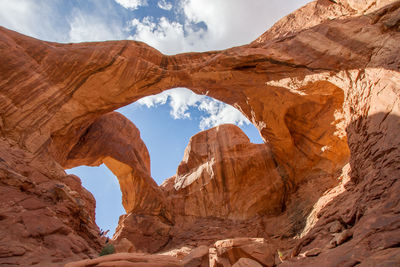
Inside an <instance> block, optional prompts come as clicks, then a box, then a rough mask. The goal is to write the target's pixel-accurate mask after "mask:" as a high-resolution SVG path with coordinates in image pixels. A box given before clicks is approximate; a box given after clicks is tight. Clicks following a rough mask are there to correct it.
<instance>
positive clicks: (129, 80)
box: [0, 0, 400, 266]
mask: <svg viewBox="0 0 400 267" xmlns="http://www.w3.org/2000/svg"><path fill="white" fill-rule="evenodd" d="M399 8H400V2H399V1H389V0H386V1H376V0H368V1H359V0H340V1H339V0H338V1H328V0H319V1H316V2H313V3H310V4H308V5H307V6H305V7H304V8H302V9H300V10H298V11H296V12H295V13H294V14H292V15H289V17H287V18H286V19H283V20H282V21H280V22H278V24H277V25H276V26H274V27H273V28H272V29H271V30H269V31H267V32H266V33H265V34H263V35H262V36H261V37H260V38H258V39H257V40H256V41H255V42H253V43H251V44H249V45H245V46H241V47H235V48H231V49H227V50H224V51H215V52H205V53H187V54H181V55H175V56H164V55H162V54H160V53H159V52H158V51H156V50H154V49H153V48H151V47H148V46H147V45H145V44H143V43H138V42H132V41H117V42H103V43H81V44H56V43H49V42H43V41H40V40H36V39H33V38H29V37H26V36H23V35H21V34H18V33H15V32H12V31H9V30H7V29H4V28H0V53H1V55H2V57H1V59H0V60H1V63H2V64H0V73H1V74H2V75H1V77H0V92H1V94H0V115H1V116H0V118H1V120H0V132H1V138H2V142H1V149H2V150H1V155H3V157H4V162H1V164H4V166H3V167H4V168H2V170H3V172H2V174H1V179H0V181H1V183H2V184H1V190H2V192H3V194H2V197H3V198H4V200H6V199H8V198H9V199H15V200H13V201H14V203H16V204H14V203H11V202H2V203H6V204H4V205H3V206H2V207H1V210H0V212H2V213H5V214H6V215H4V216H3V215H2V216H0V218H1V220H2V227H7V228H4V229H3V230H2V231H1V234H2V239H1V240H5V241H4V242H5V243H2V245H1V251H0V252H1V254H0V255H4V257H2V258H0V263H1V264H28V263H32V262H35V261H38V262H41V263H43V264H46V263H50V262H55V261H62V260H65V259H67V258H70V259H71V258H74V257H75V258H80V257H88V256H91V254H92V252H93V251H92V249H91V248H90V247H93V248H97V247H99V242H98V240H97V237H96V226H95V225H92V223H93V218H91V217H90V214H91V213H92V211H93V204H90V203H91V201H90V197H89V195H88V194H87V193H85V191H84V190H83V189H79V188H80V186H79V183H77V181H76V180H73V179H72V178H71V179H72V180H71V181H69V182H67V181H68V179H67V176H66V175H65V173H63V171H62V169H61V167H60V165H59V164H58V163H60V164H62V165H64V164H66V162H67V159H68V155H69V153H70V152H71V151H75V152H74V153H73V155H75V156H77V157H78V158H79V157H81V160H83V159H85V158H86V157H85V155H82V154H81V152H80V151H81V150H80V149H82V151H87V152H88V153H89V154H90V153H92V152H90V149H88V148H85V145H84V144H82V145H81V144H79V140H80V139H81V137H85V136H86V134H88V135H87V136H88V137H89V136H90V135H91V134H94V135H95V132H93V133H91V132H90V130H91V129H90V125H92V124H93V123H94V124H95V125H97V123H99V122H98V121H97V119H99V118H100V117H101V116H102V115H104V114H106V113H109V112H110V111H112V110H114V109H116V108H118V107H121V106H123V105H126V104H128V103H131V102H133V101H135V100H137V99H139V98H141V97H143V96H147V95H150V94H155V93H158V92H161V91H162V90H166V89H169V88H173V87H178V86H180V87H188V88H190V89H192V90H193V91H195V92H197V93H206V92H208V95H210V96H212V97H215V98H217V99H219V100H222V101H224V102H226V103H228V104H232V105H234V106H236V107H238V108H239V109H241V110H242V111H243V113H244V114H245V115H246V116H247V117H248V118H249V119H250V120H251V121H252V122H253V123H254V124H255V125H256V126H257V127H258V129H259V130H260V132H261V134H262V136H263V138H264V140H265V141H266V142H267V143H268V146H269V147H270V149H271V153H270V154H269V153H267V155H271V157H273V158H274V159H275V160H276V162H277V164H278V166H279V169H280V170H281V172H282V173H286V174H287V177H288V181H289V182H288V184H289V185H292V186H291V188H290V191H289V195H288V200H287V201H286V202H285V203H286V206H287V209H286V212H285V213H283V214H282V215H280V216H274V217H267V216H265V217H263V218H260V220H258V222H256V223H255V224H253V226H254V225H258V227H260V228H264V229H263V230H264V231H261V232H264V233H265V234H268V233H271V232H272V233H275V235H277V234H276V233H278V235H279V236H278V237H276V238H277V239H279V242H278V244H277V245H276V246H277V247H280V248H281V249H282V250H285V253H284V254H285V255H284V258H287V259H286V260H285V259H284V260H285V262H284V263H283V264H284V265H305V266H309V265H326V266H329V265H332V266H335V265H346V264H347V265H355V264H357V263H363V264H368V263H376V262H379V263H381V262H385V263H388V264H397V263H398V257H397V256H396V255H398V254H399V248H398V244H399V239H398V237H399V236H400V235H399V233H398V229H399V227H398V224H399V220H400V218H399V212H398V211H399V209H400V208H399V195H398V192H399V189H400V188H399V186H400V184H399V179H397V178H398V177H399V170H400V169H399V165H400V162H399V150H398V147H399V144H400V137H399V135H398V134H397V133H398V132H399V130H400V129H399V127H400V126H399V125H400V124H399V116H400V108H399V106H400V105H399V99H400V93H399V84H400V73H399V66H400V56H399V55H400V53H399V52H400V47H399V45H398V44H399V43H400V33H399V26H400V25H399V21H400V17H399ZM305 18H307V19H309V18H310V19H309V22H307V23H305ZM94 89H96V90H94ZM120 122H121V123H122V121H120ZM100 125H101V124H100ZM93 129H97V128H96V127H94V128H93ZM98 129H103V128H102V127H101V126H99V127H98ZM87 130H89V131H88V132H87V133H86V131H87ZM110 134H112V135H114V134H116V136H117V137H116V139H114V140H124V139H123V137H122V136H120V137H118V133H117V132H114V133H110ZM83 139H84V140H86V141H89V143H90V142H92V141H90V140H93V139H91V138H86V139H85V138H83ZM113 146H115V149H114V148H112V147H110V149H109V151H108V153H111V157H112V158H113V160H111V163H109V165H110V166H111V168H113V169H114V170H115V172H118V170H121V169H120V168H122V167H123V168H125V167H126V166H128V167H127V169H126V170H127V171H126V172H123V173H119V176H121V177H123V176H124V174H125V173H128V174H127V177H128V178H126V179H127V180H129V181H131V180H132V179H139V181H141V182H143V185H141V187H143V186H144V187H145V188H148V190H147V189H146V190H145V192H147V193H146V194H148V198H146V199H153V197H154V199H156V201H155V203H154V205H153V204H149V203H142V202H141V200H134V199H133V198H134V197H136V196H137V195H135V196H134V197H132V196H133V195H131V196H130V197H128V198H127V199H128V202H126V203H125V206H127V207H128V209H131V208H132V211H135V212H136V211H137V212H138V213H137V215H138V216H139V215H140V216H142V215H146V216H148V215H147V214H140V213H151V216H153V217H151V219H149V220H150V221H151V220H153V219H156V220H160V221H162V220H164V219H165V218H169V216H168V215H167V213H168V208H167V207H166V208H164V205H165V203H164V202H163V200H162V199H163V196H161V195H159V194H158V193H157V192H160V190H159V189H158V188H156V187H155V186H153V185H154V184H153V185H152V182H151V180H150V179H148V178H149V176H146V175H144V176H143V177H147V178H143V177H141V178H140V177H139V176H140V175H137V173H138V172H139V171H143V170H146V167H144V166H143V165H140V164H139V165H137V163H140V162H139V160H138V159H139V158H142V159H144V158H143V157H142V156H138V155H139V154H140V153H141V152H140V151H141V150H140V149H139V147H140V146H136V145H132V148H133V149H135V148H136V149H139V150H137V151H138V153H139V154H137V155H136V157H137V158H136V159H135V158H134V157H133V156H127V157H128V158H129V159H130V160H129V162H135V163H134V164H133V165H134V166H133V165H130V164H131V163H129V162H125V161H124V159H123V158H124V157H122V158H118V155H117V153H116V151H117V150H118V147H119V146H118V144H114V145H113ZM85 149H88V150H85ZM93 153H94V154H91V156H92V158H91V160H92V159H94V160H95V161H96V160H101V161H104V162H105V163H107V162H109V161H108V157H106V158H104V156H105V155H106V154H104V153H103V152H102V151H93ZM96 153H99V154H96ZM107 155H110V154H107ZM3 157H2V158H3ZM189 158H190V157H188V159H189ZM91 160H88V162H89V161H91ZM115 160H116V161H118V164H116V165H114V166H113V163H115ZM135 160H137V161H135ZM121 162H122V163H123V164H121V165H120V164H119V163H121ZM89 163H90V164H94V161H91V162H89ZM348 163H349V164H350V168H351V171H350V173H349V176H350V179H349V180H350V181H349V182H348V183H347V184H346V185H343V184H342V185H340V186H341V188H342V189H343V191H342V193H340V194H337V196H336V197H332V201H331V202H329V203H325V204H324V207H318V205H316V206H315V207H314V209H315V210H317V209H318V210H319V212H316V211H315V210H314V212H311V216H314V217H313V218H309V220H308V221H307V222H309V224H308V225H306V229H308V232H307V233H305V232H304V233H303V235H304V236H303V235H302V238H301V239H299V240H298V241H297V242H298V243H297V244H296V245H295V246H294V245H293V243H294V242H295V241H296V240H293V239H291V238H290V236H291V235H293V234H301V230H302V226H303V225H301V222H304V223H305V222H306V220H305V216H306V215H307V213H308V211H310V210H311V209H312V208H313V205H314V203H317V204H318V203H319V202H317V199H318V197H319V196H320V193H321V192H322V191H323V190H324V189H325V187H326V186H327V185H329V186H332V185H334V184H335V182H336V183H337V181H336V179H337V178H338V177H341V174H340V173H341V170H342V169H343V167H344V166H345V165H346V164H348ZM144 165H145V166H146V164H144ZM138 166H140V167H138ZM190 166H197V165H196V164H193V165H190ZM182 168H183V167H182ZM182 171H183V170H182ZM38 172H39V173H41V175H37V173H38ZM185 172H187V173H191V170H185ZM181 174H182V173H181ZM344 176H345V175H344ZM342 177H343V176H342ZM178 178H179V175H178ZM36 179H38V180H37V182H35V183H33V182H32V181H36ZM124 179H125V178H124ZM64 180H65V181H64ZM74 181H75V182H74ZM135 181H136V180H135ZM321 181H324V182H321ZM325 181H326V182H327V183H326V184H325ZM59 183H64V184H61V186H58V185H57V184H59ZM69 183H72V184H73V186H75V187H76V188H77V190H70V189H68V188H71V187H70V185H69ZM129 183H130V185H129V188H137V187H136V184H132V183H131V182H129ZM129 183H128V184H129ZM182 184H183V185H186V184H187V183H186V184H185V183H182ZM192 184H193V183H192ZM329 186H328V187H329ZM60 188H61V190H60ZM43 190H44V191H43ZM296 190H297V191H296ZM70 191H75V192H77V194H76V193H74V192H72V193H71V192H70ZM313 191H317V193H316V194H315V193H313ZM52 192H55V193H54V194H55V196H54V200H52V194H53V193H52ZM302 192H304V193H305V194H302ZM331 192H332V191H331ZM17 195H18V197H16V196H17ZM125 195H129V193H126V194H125ZM28 197H33V198H34V199H36V200H37V201H36V200H32V201H29V204H27V203H25V202H24V200H25V199H27V198H28ZM297 197H298V198H297ZM76 199H81V200H85V201H87V202H88V204H87V205H80V204H79V203H81V202H80V201H79V200H76ZM43 201H45V202H43ZM34 202H36V204H31V203H34ZM60 202H61V204H59V203H60ZM43 203H45V204H43ZM24 205H25V206H26V207H24ZM43 205H46V208H43ZM191 205H192V204H191ZM19 206H21V207H22V208H19ZM199 206H200V207H201V205H199ZM36 207H41V208H38V209H37V210H36ZM142 208H143V209H142ZM19 209H21V210H22V212H23V214H24V215H23V216H22V215H20V214H19V213H20V212H19ZM30 209H31V210H30ZM185 209H186V208H185ZM25 210H26V211H25ZM199 210H201V209H199ZM228 210H229V209H228ZM153 211H154V212H153ZM85 212H86V213H85ZM77 214H78V215H77ZM85 214H89V216H86V215H85ZM131 214H132V215H135V214H133V213H131ZM199 214H202V215H203V214H204V213H201V212H199ZM221 214H226V211H224V212H221ZM36 216H41V217H43V218H46V219H48V220H47V221H49V222H51V223H50V224H49V225H40V227H32V225H33V226H35V225H37V220H36V221H35V219H33V218H36ZM132 218H133V217H132ZM138 218H139V217H138ZM138 218H136V219H138ZM45 221H46V220H45ZM3 222H4V224H3ZM198 222H204V223H208V225H213V224H214V225H215V224H220V225H226V224H225V222H219V221H218V220H214V221H211V219H210V218H198V221H197V223H198ZM259 222H262V223H263V224H261V223H259ZM170 223H175V225H179V222H172V221H168V223H167V224H168V225H169V224H170ZM191 223H193V222H186V224H182V225H180V226H181V229H180V231H179V232H178V231H177V228H171V230H170V231H168V235H170V233H171V234H172V235H173V236H175V239H172V240H171V242H168V244H167V246H172V245H173V244H178V243H179V242H178V241H179V240H181V241H182V240H183V239H186V240H190V242H193V243H195V244H197V245H200V243H201V242H203V241H202V240H200V241H196V239H194V238H192V239H191V238H189V234H188V233H189V232H188V231H187V232H182V231H184V229H187V228H185V227H189V226H192V229H188V230H194V231H195V232H196V233H202V234H200V236H201V235H203V236H204V235H206V233H205V230H204V229H201V226H199V225H197V224H194V225H191ZM240 224H247V228H246V229H245V230H244V232H246V231H247V234H248V235H250V236H251V235H252V234H249V233H253V232H258V230H256V229H257V227H253V228H251V227H249V225H251V220H248V221H245V222H233V224H232V225H236V226H238V225H240ZM3 225H4V226H3ZM8 225H10V226H11V230H8ZM196 225H197V226H196ZM295 225H299V226H300V227H297V228H296V227H294V228H293V227H292V226H295ZM268 226H270V227H268ZM160 227H161V226H160ZM196 227H197V228H196ZM161 228H162V227H161ZM221 228H223V227H221ZM6 229H7V231H6ZM65 229H68V230H65ZM238 229H241V228H237V227H236V228H234V229H233V228H232V229H231V231H230V233H232V232H236V233H238V232H239V231H238ZM287 229H295V230H296V231H293V232H292V233H289V231H288V230H287ZM350 233H351V235H350ZM208 234H210V233H208ZM225 234H226V235H229V234H228V232H225ZM218 235H223V231H222V230H219V231H217V230H216V233H214V236H218ZM332 235H334V236H332ZM258 236H259V235H258ZM42 238H43V240H47V241H45V243H43V244H45V245H44V246H43V247H44V248H45V249H44V250H45V251H44V252H41V251H37V250H35V249H36V248H37V247H40V244H42V243H41V242H42ZM57 238H60V239H62V240H65V242H55V241H54V240H57ZM222 238H227V236H224V237H222ZM211 239H212V238H209V239H207V240H206V241H204V242H210V240H211ZM67 240H68V241H67ZM71 240H72V241H71ZM193 240H194V241H193ZM2 242H3V241H2ZM174 242H175V243H174ZM182 242H183V241H182ZM182 242H181V243H182ZM183 243H184V242H183ZM21 244H23V245H21ZM66 244H67V245H66ZM77 244H81V245H80V246H79V245H77ZM161 248H162V247H161ZM159 249H160V248H159ZM55 251H56V252H55ZM74 251H75V253H73V252H74ZM316 251H318V252H320V253H317V254H318V255H317V256H316V257H303V258H301V257H297V256H298V255H314V254H315V253H316ZM40 255H43V256H40ZM290 256H292V258H290ZM41 257H42V258H41Z"/></svg>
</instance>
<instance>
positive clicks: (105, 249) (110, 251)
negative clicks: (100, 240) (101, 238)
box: [100, 244, 115, 256]
mask: <svg viewBox="0 0 400 267" xmlns="http://www.w3.org/2000/svg"><path fill="white" fill-rule="evenodd" d="M114 253H115V248H114V245H113V244H106V245H105V246H104V247H103V249H102V250H101V252H100V256H104V255H109V254H114Z"/></svg>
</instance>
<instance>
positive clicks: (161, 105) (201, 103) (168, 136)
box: [65, 88, 263, 234]
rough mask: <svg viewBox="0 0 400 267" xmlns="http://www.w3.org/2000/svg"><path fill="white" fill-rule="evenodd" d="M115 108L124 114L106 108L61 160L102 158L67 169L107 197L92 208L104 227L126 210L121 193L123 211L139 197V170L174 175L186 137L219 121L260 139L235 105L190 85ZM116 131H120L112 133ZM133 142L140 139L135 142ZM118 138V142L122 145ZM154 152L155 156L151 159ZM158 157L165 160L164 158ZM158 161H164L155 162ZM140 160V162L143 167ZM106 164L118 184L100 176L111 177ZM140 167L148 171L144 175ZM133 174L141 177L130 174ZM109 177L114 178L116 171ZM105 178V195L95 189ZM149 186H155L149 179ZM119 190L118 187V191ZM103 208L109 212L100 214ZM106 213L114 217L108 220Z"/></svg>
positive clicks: (97, 193) (73, 162)
mask: <svg viewBox="0 0 400 267" xmlns="http://www.w3.org/2000/svg"><path fill="white" fill-rule="evenodd" d="M118 112H119V113H121V114H123V115H124V116H125V118H123V116H122V115H121V114H118V113H110V114H107V115H104V116H103V117H102V118H100V119H98V120H96V121H95V122H94V123H93V124H92V125H91V126H90V127H89V128H88V129H87V130H86V132H85V133H84V135H82V136H81V138H80V140H79V141H78V142H77V144H76V145H75V146H74V147H73V149H72V150H71V151H70V152H69V153H68V156H67V162H66V164H65V165H66V166H68V167H71V166H80V165H87V166H98V165H100V164H102V165H101V167H100V168H92V167H85V166H81V167H77V168H74V169H70V170H69V171H68V173H73V174H76V175H78V176H80V177H81V178H82V179H83V180H84V181H86V182H84V183H83V185H84V186H85V185H87V186H88V187H89V188H87V189H90V191H91V192H92V193H93V194H94V195H95V197H96V199H99V198H100V197H102V198H105V199H107V202H106V203H105V202H104V199H102V200H101V202H102V203H99V204H98V205H97V208H96V210H97V215H98V217H97V219H96V220H97V222H98V225H99V226H100V227H101V228H103V229H108V228H113V226H114V225H116V221H117V218H118V217H119V215H120V214H122V213H125V212H121V209H120V207H121V197H122V201H123V204H124V208H125V211H126V212H128V213H129V212H130V211H132V209H134V208H133V206H132V205H131V204H129V203H130V202H132V201H133V202H140V199H137V198H140V197H142V194H141V193H140V192H139V191H140V190H142V188H140V187H141V185H140V184H141V182H140V179H143V177H144V176H149V177H148V178H146V180H147V182H146V183H149V181H150V180H151V178H153V179H154V180H155V181H156V183H158V184H159V185H160V184H161V183H163V182H164V181H165V180H166V179H167V178H169V177H171V176H175V174H176V172H177V168H178V165H179V163H180V162H181V161H182V158H183V156H184V151H185V148H186V147H187V145H188V143H189V139H190V138H191V137H192V136H193V135H195V134H197V133H198V132H199V131H201V130H205V129H207V128H212V127H214V126H217V125H220V124H224V123H234V124H237V125H239V126H240V127H241V128H242V130H243V131H244V132H245V133H247V134H248V135H249V137H246V134H245V133H240V135H243V136H242V138H244V139H248V138H251V141H252V143H263V141H262V139H261V137H260V134H259V132H258V130H257V129H256V128H255V127H254V125H252V124H251V122H250V121H248V120H247V119H246V118H245V117H244V116H243V115H242V114H241V113H240V111H238V110H237V109H235V108H234V107H232V106H230V105H227V104H225V103H223V102H220V101H218V100H215V99H213V98H211V97H207V96H200V95H196V94H194V93H193V92H192V91H190V90H189V89H184V88H177V89H172V90H168V91H165V92H163V93H161V94H158V95H155V96H150V97H146V98H143V99H141V100H139V101H137V102H135V103H133V104H130V105H127V106H125V107H123V108H120V109H119V110H118ZM129 120H130V121H132V122H133V125H137V126H138V127H139V129H140V128H141V127H143V128H144V129H140V130H141V131H140V132H141V133H139V131H138V130H137V129H136V127H135V126H133V127H132V126H131V125H130V124H131V123H130V122H129ZM126 128H127V129H128V130H127V129H126ZM239 131H240V130H239ZM115 132H119V133H118V134H115ZM114 135H117V137H115V136H114ZM142 139H143V140H144V141H145V142H146V143H147V144H146V145H147V149H149V150H150V156H151V157H150V158H152V160H151V162H152V164H150V158H149V155H148V152H147V149H146V146H145V145H144V144H143V142H142ZM154 139H156V140H154ZM245 142H248V141H245ZM132 143H134V144H132ZM137 143H140V145H139V146H138V144H137ZM121 144H123V145H122V146H121ZM123 146H125V147H123ZM138 147H139V148H138ZM129 149H131V150H133V153H130V152H132V151H128V150H129ZM112 150H117V151H112ZM171 150H172V151H171ZM152 153H153V154H152ZM115 157H116V158H117V160H116V159H115ZM153 158H156V160H155V161H154V160H153ZM157 159H158V161H157ZM160 159H161V160H162V161H160ZM163 161H167V163H164V162H163ZM171 162H172V164H171ZM158 164H163V165H164V166H161V168H158V166H157V165H158ZM143 165H145V167H144V168H143ZM150 165H151V167H152V170H151V172H150V169H149V168H150ZM106 167H108V169H110V170H111V171H112V173H113V174H114V175H115V176H116V177H117V179H118V180H119V183H120V184H119V185H117V184H115V182H110V181H108V182H105V181H106V180H105V179H104V178H106V179H107V178H108V179H111V176H113V175H111V173H110V172H109V171H107V170H105V168H106ZM138 167H139V169H143V170H145V171H142V172H135V174H132V173H133V172H134V171H133V170H132V169H133V168H138ZM165 167H168V168H165ZM157 168H158V169H157ZM102 172H104V176H105V177H102V179H101V180H100V179H99V180H98V183H95V182H94V181H93V178H91V177H89V176H99V175H102V174H101V173H102ZM91 173H92V174H91ZM144 173H147V174H146V175H144ZM154 173H156V176H155V175H154ZM157 173H158V174H159V173H161V176H160V175H158V176H157ZM134 175H136V176H138V177H140V179H139V180H138V179H136V180H135V178H134V177H133V176H134ZM113 178H114V180H116V179H115V177H113ZM88 180H90V181H88ZM133 180H135V181H134V182H135V183H137V184H138V185H137V186H133V185H132V183H133V182H132V181H133ZM129 181H130V182H129ZM105 184H107V186H108V187H109V188H110V191H112V192H114V195H111V192H107V195H106V194H105V192H104V189H103V190H99V188H100V189H101V187H102V186H103V185H104V186H106V185H105ZM85 187H86V186H85ZM151 187H156V186H155V185H154V184H152V186H151ZM91 188H92V189H91ZM132 189H134V190H132ZM118 190H120V192H117V191H118ZM121 191H122V196H121ZM118 193H119V194H118ZM136 194H138V197H136ZM127 199H129V200H127ZM152 201H153V200H152ZM110 203H114V205H115V210H113V211H112V212H109V209H110ZM140 208H143V207H140ZM117 211H118V212H117ZM105 214H108V215H109V216H105ZM110 217H113V219H112V220H111V219H110ZM114 229H115V227H114V228H113V229H110V230H111V231H110V233H111V234H112V233H113V231H114Z"/></svg>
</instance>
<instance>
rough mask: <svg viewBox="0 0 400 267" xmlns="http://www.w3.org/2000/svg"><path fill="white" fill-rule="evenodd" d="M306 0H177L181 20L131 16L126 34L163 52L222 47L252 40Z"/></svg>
mask: <svg viewBox="0 0 400 267" xmlns="http://www.w3.org/2000/svg"><path fill="white" fill-rule="evenodd" d="M160 2H161V1H160ZM160 2H159V3H160ZM307 2H310V0H286V1H284V2H282V1H281V0H268V1H252V2H251V3H249V2H248V1H243V0H219V1H215V0H181V5H180V6H181V8H180V10H179V11H180V12H181V14H182V15H183V17H184V20H183V22H177V21H169V20H168V19H166V18H164V17H162V18H160V19H159V20H156V19H152V20H151V23H149V18H148V17H147V18H145V19H143V20H142V21H139V20H137V19H135V20H134V23H133V26H134V27H135V28H136V32H135V33H134V34H133V35H132V36H131V37H130V38H131V39H134V40H140V41H144V42H146V43H148V44H149V45H151V46H153V47H155V48H156V49H159V50H160V51H161V52H163V53H166V54H176V53H181V52H189V51H206V50H218V49H225V48H229V47H232V46H237V45H243V44H246V43H249V42H251V41H253V40H255V39H256V38H257V37H258V36H260V35H261V34H262V33H264V32H265V31H266V30H267V29H268V28H269V27H270V26H272V25H273V23H275V22H276V21H278V20H279V19H280V18H281V17H283V16H285V15H287V14H288V13H290V12H291V11H293V10H295V9H296V8H299V7H301V6H302V5H304V4H306V3H307ZM199 25H202V27H201V26H200V27H199Z"/></svg>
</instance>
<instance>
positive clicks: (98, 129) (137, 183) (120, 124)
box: [56, 112, 165, 214]
mask: <svg viewBox="0 0 400 267" xmlns="http://www.w3.org/2000/svg"><path fill="white" fill-rule="evenodd" d="M57 146H58V147H59V146H60V145H59V144H57ZM63 154H65V150H64V151H63ZM56 158H57V156H56ZM58 158H60V157H58ZM59 162H60V163H61V164H62V165H63V167H64V168H72V167H76V166H80V165H87V166H99V165H101V164H102V163H104V164H105V165H106V166H107V167H108V168H109V169H110V170H111V171H112V172H113V173H114V174H115V176H116V177H117V178H118V181H119V184H120V187H121V192H122V204H123V206H124V208H125V210H126V212H132V211H133V212H136V213H140V212H141V211H145V212H146V214H150V213H151V212H154V213H155V214H158V213H159V212H160V211H161V210H163V209H165V205H164V203H163V201H164V200H163V195H162V193H161V191H160V190H159V189H158V186H157V184H156V183H155V182H154V180H153V179H152V178H151V176H150V157H149V152H148V151H147V148H146V146H145V144H144V143H143V141H142V139H141V138H140V132H139V130H138V129H137V128H136V127H135V125H134V124H133V123H132V122H131V121H129V120H128V119H127V118H125V117H124V116H123V115H122V114H119V113H117V112H112V113H108V114H105V115H103V116H101V117H99V118H98V119H96V120H95V121H94V122H93V123H92V124H90V126H89V127H88V128H86V130H85V131H84V132H83V134H82V135H81V136H80V137H79V140H78V141H77V143H76V144H75V145H74V146H73V147H72V149H71V150H70V151H69V153H68V154H66V157H65V158H64V159H63V160H60V159H59ZM139 196H140V197H139Z"/></svg>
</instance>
